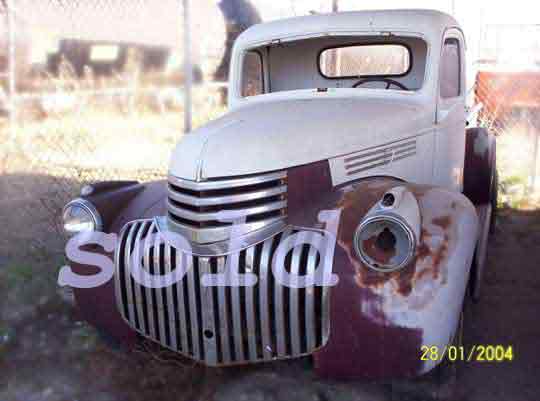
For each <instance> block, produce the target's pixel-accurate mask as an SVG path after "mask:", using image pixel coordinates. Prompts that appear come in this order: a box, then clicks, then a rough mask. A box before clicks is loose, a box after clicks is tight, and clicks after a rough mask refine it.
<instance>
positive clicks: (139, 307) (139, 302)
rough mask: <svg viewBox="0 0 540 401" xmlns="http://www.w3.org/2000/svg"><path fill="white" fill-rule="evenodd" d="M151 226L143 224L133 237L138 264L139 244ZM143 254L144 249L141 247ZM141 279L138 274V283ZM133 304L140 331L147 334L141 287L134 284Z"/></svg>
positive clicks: (134, 252)
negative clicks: (135, 308)
mask: <svg viewBox="0 0 540 401" xmlns="http://www.w3.org/2000/svg"><path fill="white" fill-rule="evenodd" d="M149 225H150V226H151V225H152V223H150V222H147V221H145V222H143V223H142V224H141V226H140V228H139V230H138V231H137V235H135V248H134V249H133V254H134V255H135V259H136V260H137V261H138V262H140V261H141V247H140V246H139V243H140V242H141V239H142V236H143V234H144V231H145V230H146V228H147V227H148V226H149ZM143 252H144V247H143ZM140 277H141V274H140V273H139V274H138V278H139V281H141V280H140ZM135 302H136V306H137V316H138V318H139V326H140V328H141V331H143V332H144V333H147V329H146V325H145V322H144V308H143V301H142V294H141V286H140V285H139V284H138V283H137V282H135Z"/></svg>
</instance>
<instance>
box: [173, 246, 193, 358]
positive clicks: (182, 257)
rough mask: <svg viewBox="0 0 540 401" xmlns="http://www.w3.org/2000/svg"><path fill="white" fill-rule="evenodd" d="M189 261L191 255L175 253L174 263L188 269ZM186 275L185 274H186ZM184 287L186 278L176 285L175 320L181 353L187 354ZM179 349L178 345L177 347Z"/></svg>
mask: <svg viewBox="0 0 540 401" xmlns="http://www.w3.org/2000/svg"><path fill="white" fill-rule="evenodd" d="M189 259H191V255H187V254H186V253H185V252H181V251H179V250H178V251H176V263H177V264H178V263H179V264H178V266H181V267H186V268H187V267H189V266H188V260H189ZM186 275H187V272H186ZM185 286H186V276H184V277H182V280H180V281H179V282H177V283H176V298H177V299H178V312H177V318H178V319H179V320H180V322H179V323H180V324H179V328H180V342H181V344H182V347H181V349H182V351H184V352H188V350H189V343H188V329H187V327H186V326H187V322H186V314H187V310H186V300H185V299H184V287H185ZM178 346H179V347H180V344H179V345H178Z"/></svg>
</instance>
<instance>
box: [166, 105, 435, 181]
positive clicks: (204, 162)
mask: <svg viewBox="0 0 540 401" xmlns="http://www.w3.org/2000/svg"><path fill="white" fill-rule="evenodd" d="M433 120H434V110H433V108H430V107H425V106H422V105H420V104H419V103H418V101H415V100H413V99H406V98H405V96H404V99H396V98H395V97H394V98H392V99H380V98H378V99H377V98H335V97H321V98H316V99H293V100H279V101H268V102H257V103H254V104H252V105H248V106H244V107H241V108H239V109H236V110H234V111H232V112H230V113H228V114H226V115H225V116H224V117H222V118H220V119H218V120H215V121H213V122H211V123H209V124H207V125H206V126H204V127H202V128H199V129H197V130H195V131H193V132H192V133H190V134H187V135H185V136H184V137H183V139H182V140H181V141H180V142H179V143H178V145H177V146H176V148H175V150H174V152H173V154H172V160H171V164H170V168H169V173H170V174H171V175H174V176H176V177H179V178H184V179H188V180H201V179H207V178H216V177H229V176H238V175H247V174H257V173H261V172H267V171H273V170H281V169H286V168H290V167H294V166H298V165H302V164H308V163H312V162H317V161H320V160H325V159H330V158H333V157H337V156H341V155H345V154H348V153H351V152H355V151H358V150H362V149H367V148H370V147H373V146H378V145H382V144H385V143H388V142H391V141H394V140H398V139H404V138H407V137H410V136H415V135H418V134H419V133H420V131H425V129H426V128H429V127H432V126H433Z"/></svg>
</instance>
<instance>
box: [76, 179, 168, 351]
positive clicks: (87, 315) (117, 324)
mask: <svg viewBox="0 0 540 401" xmlns="http://www.w3.org/2000/svg"><path fill="white" fill-rule="evenodd" d="M92 187H93V191H92V193H91V194H90V195H88V196H83V198H85V199H87V200H89V201H90V202H92V204H93V205H94V206H95V207H96V209H97V210H98V212H99V213H100V214H101V216H102V220H103V231H104V232H105V233H115V234H118V233H119V232H120V230H121V229H122V227H123V225H124V224H125V223H127V222H128V221H131V220H135V219H139V218H148V217H153V216H156V215H160V214H161V215H163V214H164V213H165V197H166V190H167V186H166V184H165V182H164V181H158V182H153V183H148V184H139V183H137V182H102V183H97V184H94V185H92ZM84 249H85V250H88V251H91V252H94V253H101V254H103V255H106V256H107V257H109V258H111V259H114V255H113V253H107V252H105V251H104V250H103V249H102V248H101V247H98V246H97V245H96V246H94V245H90V246H86V247H85V248H84ZM70 266H71V267H72V269H73V271H74V272H75V273H77V274H80V275H93V274H96V273H98V268H97V267H95V266H88V265H81V264H77V263H73V262H71V263H70ZM74 295H75V301H76V303H77V307H78V309H79V312H80V314H81V317H82V318H83V319H84V320H86V321H87V322H88V323H90V324H92V325H93V326H95V327H96V328H98V329H99V330H101V331H103V332H105V333H107V335H109V336H111V337H113V338H114V339H115V340H117V341H119V342H121V343H122V344H123V345H124V346H127V347H130V346H132V345H133V344H134V342H135V339H136V332H135V331H133V330H132V329H131V328H130V327H129V326H128V325H127V324H126V323H125V322H124V320H123V319H122V316H121V315H120V313H119V312H118V310H117V308H116V299H115V293H114V281H113V280H109V281H108V282H107V283H106V284H104V285H101V286H99V287H96V288H88V289H82V288H74Z"/></svg>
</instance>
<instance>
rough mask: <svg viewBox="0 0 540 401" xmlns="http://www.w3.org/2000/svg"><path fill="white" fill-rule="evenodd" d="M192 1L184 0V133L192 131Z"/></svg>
mask: <svg viewBox="0 0 540 401" xmlns="http://www.w3.org/2000/svg"><path fill="white" fill-rule="evenodd" d="M190 7H191V4H190V0H183V8H184V10H183V11H184V133H188V132H190V131H191V107H192V104H191V103H192V102H191V90H192V87H193V66H192V65H191V15H190V12H191V10H190Z"/></svg>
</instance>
